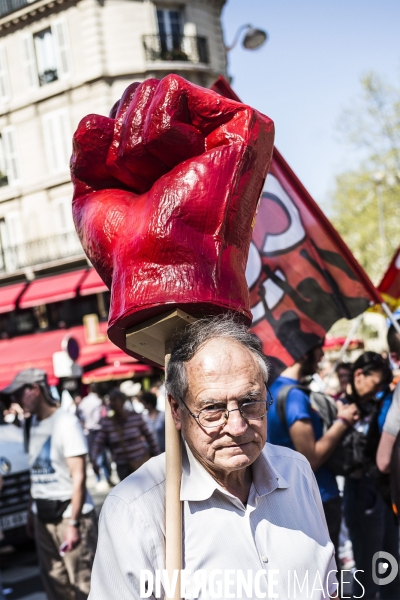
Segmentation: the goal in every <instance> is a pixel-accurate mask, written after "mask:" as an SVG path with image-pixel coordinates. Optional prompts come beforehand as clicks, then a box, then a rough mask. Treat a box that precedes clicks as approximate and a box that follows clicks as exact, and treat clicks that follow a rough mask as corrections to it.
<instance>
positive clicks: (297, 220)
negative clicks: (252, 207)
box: [260, 175, 306, 256]
mask: <svg viewBox="0 0 400 600" xmlns="http://www.w3.org/2000/svg"><path fill="white" fill-rule="evenodd" d="M262 198H263V199H266V198H268V199H269V200H271V201H272V202H275V203H276V204H277V205H278V207H277V208H278V210H280V212H281V213H282V212H283V214H284V215H285V216H286V223H282V226H281V227H280V230H279V231H278V232H276V233H271V232H267V233H266V235H265V239H264V242H263V244H262V248H261V249H260V250H261V254H265V255H267V256H268V255H276V254H283V253H285V252H290V251H291V250H292V249H293V248H295V247H296V246H298V244H300V243H301V242H302V241H303V240H304V239H305V238H306V232H305V229H304V227H303V224H302V222H301V217H300V213H299V211H298V209H297V206H296V205H295V204H294V202H293V201H292V199H291V198H290V196H289V195H288V194H287V193H286V192H285V190H284V189H283V187H282V186H281V184H280V183H279V181H278V180H277V178H276V177H274V176H273V175H268V177H267V179H266V182H265V188H264V193H263V195H262Z"/></svg>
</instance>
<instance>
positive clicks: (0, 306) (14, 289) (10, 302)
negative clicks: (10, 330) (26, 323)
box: [0, 282, 27, 314]
mask: <svg viewBox="0 0 400 600" xmlns="http://www.w3.org/2000/svg"><path fill="white" fill-rule="evenodd" d="M26 285H27V284H26V282H23V283H14V284H13V285H5V286H3V287H0V314H3V313H7V312H10V311H12V310H14V309H15V306H16V304H17V300H18V298H19V296H20V295H21V292H22V291H23V290H24V288H25V287H26Z"/></svg>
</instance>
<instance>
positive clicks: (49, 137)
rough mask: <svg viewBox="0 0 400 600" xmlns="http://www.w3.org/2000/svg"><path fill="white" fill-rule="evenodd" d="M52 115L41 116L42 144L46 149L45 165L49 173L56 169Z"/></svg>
mask: <svg viewBox="0 0 400 600" xmlns="http://www.w3.org/2000/svg"><path fill="white" fill-rule="evenodd" d="M53 120H54V119H53V116H52V115H51V114H47V115H44V117H43V118H42V124H43V136H44V146H45V150H46V159H47V166H48V167H49V171H50V173H54V171H57V160H56V148H55V134H54V131H53Z"/></svg>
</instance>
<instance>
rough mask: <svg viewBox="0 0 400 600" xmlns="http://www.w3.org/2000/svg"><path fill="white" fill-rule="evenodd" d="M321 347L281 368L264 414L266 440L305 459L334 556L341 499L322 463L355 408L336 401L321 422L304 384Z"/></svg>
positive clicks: (349, 423)
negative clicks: (321, 506)
mask: <svg viewBox="0 0 400 600" xmlns="http://www.w3.org/2000/svg"><path fill="white" fill-rule="evenodd" d="M322 346H323V340H321V343H320V344H319V345H318V346H316V347H314V348H313V349H312V350H310V351H309V352H307V353H306V354H304V356H302V357H301V359H300V360H298V361H297V362H296V363H294V365H292V366H291V367H288V368H287V369H285V370H284V371H283V372H282V373H281V375H280V376H279V377H278V378H277V379H276V380H275V381H274V383H273V384H272V386H271V394H272V396H273V398H274V403H273V405H272V406H271V408H270V410H269V413H268V441H269V442H270V443H272V444H276V445H279V446H286V447H288V448H292V449H294V450H297V451H298V452H300V453H301V454H303V455H304V456H305V457H306V458H307V459H308V460H309V462H310V464H311V468H312V469H313V471H314V473H315V477H316V480H317V483H318V487H319V491H320V493H321V498H322V504H323V507H324V512H325V518H326V521H327V525H328V530H329V535H330V538H331V540H332V542H333V544H334V546H335V552H336V556H338V545H339V531H340V522H341V518H342V511H341V498H340V495H339V489H338V486H337V483H336V477H335V473H334V472H333V471H332V470H330V469H329V467H328V466H327V464H326V463H327V462H328V460H329V458H330V457H331V456H332V454H333V453H334V451H335V449H336V448H337V446H338V445H339V443H340V441H341V439H342V437H343V436H344V435H345V433H346V431H347V430H348V428H349V427H351V426H352V425H354V423H355V422H356V421H357V419H358V409H357V407H356V405H355V404H349V405H344V404H342V403H338V407H337V408H338V410H337V414H336V410H335V408H334V407H333V409H332V414H333V415H334V420H333V422H331V423H330V426H329V427H327V423H329V421H328V420H327V419H325V420H326V421H327V423H325V424H324V420H323V418H322V416H321V414H320V412H321V408H320V409H319V408H318V406H317V405H316V404H315V403H314V402H313V401H312V398H311V396H312V395H314V392H313V393H312V392H311V390H310V389H309V388H308V387H307V386H306V385H304V382H305V381H306V380H307V378H310V377H311V376H312V375H313V374H314V373H315V372H316V370H317V367H318V363H319V362H320V360H321V359H322V357H323V355H324V352H323V349H322ZM315 395H316V396H317V394H315ZM322 401H323V404H322V405H321V406H322V408H325V407H327V409H328V410H330V405H329V404H328V403H329V400H326V402H325V401H324V398H322ZM324 405H325V406H324Z"/></svg>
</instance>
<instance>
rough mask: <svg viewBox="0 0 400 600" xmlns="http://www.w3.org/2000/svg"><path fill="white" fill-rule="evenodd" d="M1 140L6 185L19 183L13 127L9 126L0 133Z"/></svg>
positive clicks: (18, 166)
mask: <svg viewBox="0 0 400 600" xmlns="http://www.w3.org/2000/svg"><path fill="white" fill-rule="evenodd" d="M1 135H2V139H3V148H4V158H5V165H6V171H7V178H8V183H11V184H12V183H19V181H20V179H21V168H20V164H19V158H18V148H17V133H16V129H15V127H13V126H12V125H10V126H9V127H5V128H4V129H3V131H2V132H1Z"/></svg>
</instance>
